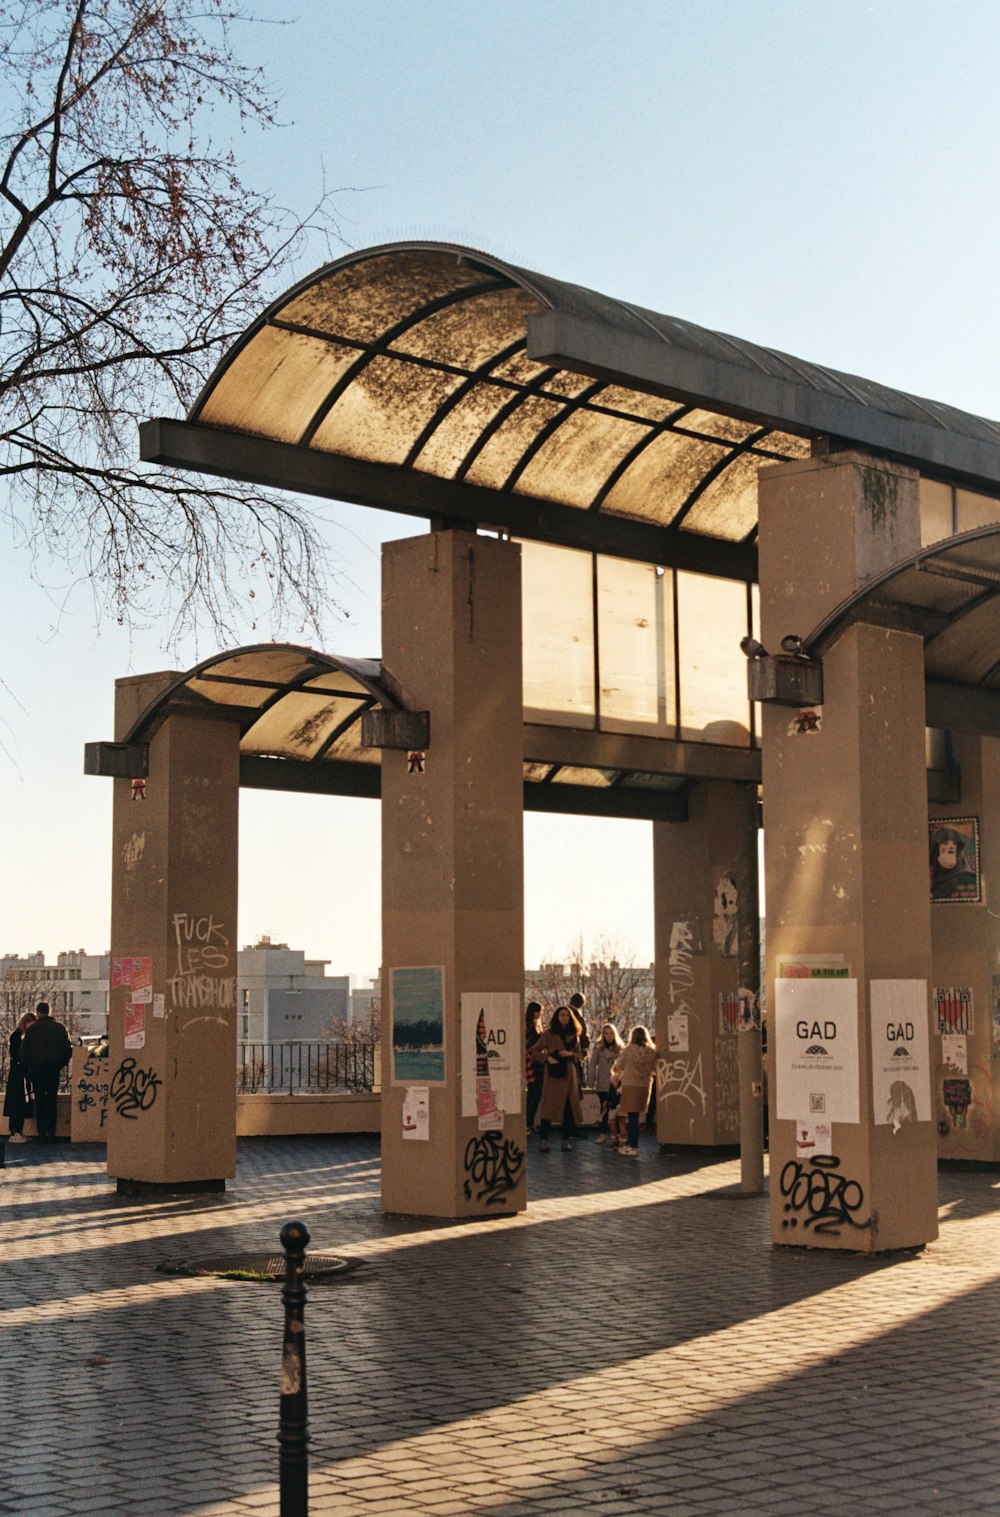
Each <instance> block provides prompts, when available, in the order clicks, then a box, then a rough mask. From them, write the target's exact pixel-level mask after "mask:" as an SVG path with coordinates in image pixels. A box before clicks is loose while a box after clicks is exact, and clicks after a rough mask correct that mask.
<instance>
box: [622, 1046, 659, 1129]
mask: <svg viewBox="0 0 1000 1517" xmlns="http://www.w3.org/2000/svg"><path fill="white" fill-rule="evenodd" d="M655 1073H656V1049H655V1048H654V1046H653V1040H652V1038H651V1037H650V1036H649V1033H648V1032H647V1031H646V1029H645V1027H633V1029H632V1036H631V1038H630V1039H629V1041H628V1042H627V1043H626V1044H625V1047H624V1048H623V1049H622V1051H621V1053H620V1054H619V1055H618V1058H617V1060H616V1061H615V1074H616V1075H617V1076H618V1079H619V1081H620V1084H619V1089H620V1091H621V1106H620V1107H619V1108H618V1111H619V1114H620V1115H621V1116H623V1117H625V1119H626V1121H627V1123H628V1138H627V1141H626V1142H625V1143H623V1144H622V1145H621V1147H620V1148H619V1150H618V1152H619V1153H620V1154H637V1153H638V1152H639V1118H640V1116H641V1115H642V1113H643V1112H644V1111H645V1110H646V1108H647V1106H648V1105H649V1096H650V1092H651V1090H652V1088H653V1076H654V1075H655Z"/></svg>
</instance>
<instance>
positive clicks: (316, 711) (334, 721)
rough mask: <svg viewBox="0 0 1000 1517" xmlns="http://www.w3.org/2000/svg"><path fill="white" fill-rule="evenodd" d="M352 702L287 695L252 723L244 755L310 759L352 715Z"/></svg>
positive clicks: (292, 692)
mask: <svg viewBox="0 0 1000 1517" xmlns="http://www.w3.org/2000/svg"><path fill="white" fill-rule="evenodd" d="M358 706H359V703H358V702H355V701H337V700H334V701H331V700H324V699H323V697H322V696H319V695H306V694H305V692H304V691H299V690H296V691H291V692H290V693H289V694H288V695H285V696H283V697H282V699H281V700H280V701H278V702H277V703H276V704H275V705H274V706H272V707H271V708H270V710H268V711H265V712H264V714H263V716H262V717H261V718H260V720H259V721H257V722H255V723H254V725H253V726H252V727H251V728H250V731H249V732H248V733H247V734H246V736H245V737H244V739H243V743H242V745H241V746H242V751H243V752H244V753H276V754H279V755H280V756H281V757H282V758H295V759H311V758H312V757H313V755H314V754H315V753H316V751H317V749H319V748H320V747H321V746H322V745H323V743H324V742H325V741H326V739H327V737H328V736H329V735H330V733H331V732H332V731H333V730H334V728H335V727H336V726H338V725H339V723H340V722H342V721H344V720H345V718H346V717H347V716H349V715H350V713H351V712H352V711H356V710H357V709H358Z"/></svg>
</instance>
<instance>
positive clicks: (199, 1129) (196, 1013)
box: [106, 675, 239, 1190]
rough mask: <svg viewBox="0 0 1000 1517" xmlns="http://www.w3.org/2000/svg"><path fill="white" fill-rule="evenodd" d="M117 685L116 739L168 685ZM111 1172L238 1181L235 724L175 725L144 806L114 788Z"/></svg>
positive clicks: (207, 1184) (155, 754)
mask: <svg viewBox="0 0 1000 1517" xmlns="http://www.w3.org/2000/svg"><path fill="white" fill-rule="evenodd" d="M169 678H170V676H163V675H160V676H144V677H142V678H140V679H129V680H119V681H118V682H117V685H116V697H117V698H116V712H115V727H116V737H117V738H121V737H122V736H124V733H125V732H126V731H127V729H128V727H129V725H130V724H131V721H132V720H133V719H134V717H135V716H136V715H137V714H138V712H139V711H140V710H142V709H143V708H144V707H145V705H146V704H147V703H148V701H149V700H150V699H151V698H152V697H153V696H154V695H155V694H156V693H157V691H158V690H159V689H161V688H162V687H163V685H164V684H165V683H166V682H167V681H168V680H169ZM113 783H114V786H115V796H114V859H113V867H112V909H111V956H112V957H111V970H112V973H111V989H110V997H109V1016H108V1023H109V1037H110V1085H109V1094H108V1120H107V1123H106V1130H107V1139H108V1173H109V1174H110V1175H113V1176H115V1177H116V1178H117V1180H118V1188H119V1190H131V1189H133V1188H138V1189H156V1188H159V1187H161V1186H162V1187H165V1188H167V1189H191V1190H222V1189H224V1188H225V1181H226V1179H227V1178H228V1177H230V1176H232V1175H233V1174H235V1172H236V896H237V836H238V823H239V728H238V726H237V725H236V724H235V723H233V722H226V721H211V720H203V719H201V718H199V717H194V716H186V715H185V716H180V715H177V716H170V717H168V718H167V720H166V721H165V722H164V723H163V725H162V726H161V727H160V728H159V730H158V731H157V732H156V734H155V735H154V736H153V738H152V740H151V742H150V745H149V777H148V779H147V780H146V783H145V786H144V787H143V789H144V792H145V793H144V798H143V797H139V796H136V795H135V794H134V793H133V789H132V785H131V782H130V781H129V780H115V781H114V782H113Z"/></svg>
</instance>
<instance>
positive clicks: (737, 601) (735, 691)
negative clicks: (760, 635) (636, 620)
mask: <svg viewBox="0 0 1000 1517" xmlns="http://www.w3.org/2000/svg"><path fill="white" fill-rule="evenodd" d="M677 620H678V625H679V629H680V708H681V737H682V738H688V739H691V740H694V741H697V742H703V743H734V744H745V743H748V742H749V739H750V707H749V703H748V701H747V661H746V659H745V657H744V655H743V653H742V652H741V650H740V638H742V637H745V636H746V634H747V591H746V585H745V584H744V583H743V581H742V580H731V579H713V578H711V577H710V576H709V575H706V574H690V573H688V572H687V571H684V570H678V572H677Z"/></svg>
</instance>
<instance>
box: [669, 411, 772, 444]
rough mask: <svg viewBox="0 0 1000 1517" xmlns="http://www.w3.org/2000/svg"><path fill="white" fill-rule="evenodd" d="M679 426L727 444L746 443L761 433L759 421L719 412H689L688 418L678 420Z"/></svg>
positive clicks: (682, 417)
mask: <svg viewBox="0 0 1000 1517" xmlns="http://www.w3.org/2000/svg"><path fill="white" fill-rule="evenodd" d="M677 425H678V427H681V428H683V430H684V431H686V432H701V433H703V434H707V436H709V437H721V438H723V439H724V440H725V441H726V442H746V440H747V438H748V437H751V436H752V435H753V433H754V432H759V431H760V422H759V421H743V420H741V418H740V417H739V416H722V415H721V414H720V413H719V412H718V411H700V410H696V411H689V412H688V414H687V416H681V417H679V418H678V421H677Z"/></svg>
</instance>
